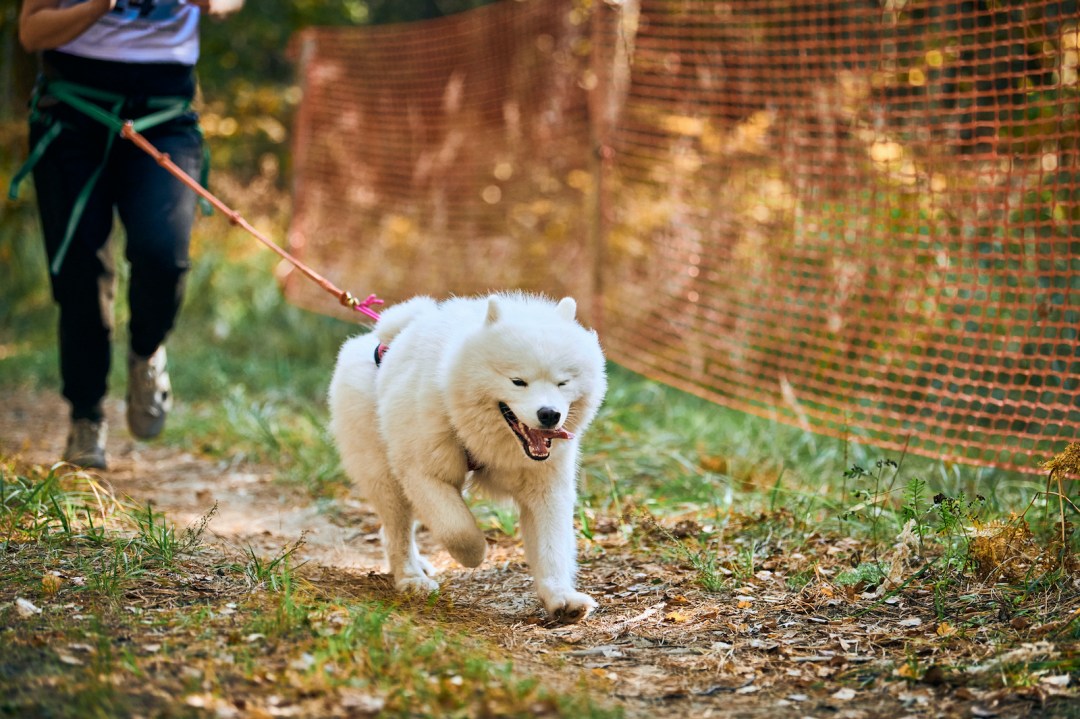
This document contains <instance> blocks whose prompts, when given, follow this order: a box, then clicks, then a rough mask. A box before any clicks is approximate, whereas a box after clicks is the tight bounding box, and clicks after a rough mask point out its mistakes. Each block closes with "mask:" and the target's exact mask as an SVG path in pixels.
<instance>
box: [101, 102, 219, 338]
mask: <svg viewBox="0 0 1080 719" xmlns="http://www.w3.org/2000/svg"><path fill="white" fill-rule="evenodd" d="M194 122H195V121H194V119H193V116H192V117H191V118H184V119H180V120H176V121H173V122H170V123H168V124H167V125H163V126H160V127H158V128H153V129H151V130H149V131H147V132H146V133H145V135H146V137H147V139H148V140H149V141H150V142H151V143H152V144H153V145H154V146H155V147H156V148H157V149H158V150H160V151H161V152H164V153H166V154H168V155H169V157H170V158H171V159H172V161H173V162H175V163H176V164H177V165H178V166H179V167H180V168H181V169H183V170H184V171H185V172H186V173H188V174H189V175H191V176H192V177H194V178H198V176H199V171H200V169H201V167H202V138H201V136H200V135H199V133H198V130H197V128H196V125H195V124H194ZM116 149H117V163H116V168H117V170H118V172H119V174H120V175H121V176H123V177H125V178H127V182H125V183H124V187H122V188H118V190H117V193H118V200H117V208H118V210H119V213H120V219H121V222H122V223H123V225H124V229H125V230H126V235H127V247H126V256H127V259H128V261H129V262H130V263H131V283H130V288H129V291H128V302H129V305H130V308H131V325H130V332H131V345H130V348H131V351H132V353H133V354H134V355H136V356H138V357H144V358H145V357H149V356H151V355H152V354H154V352H155V351H156V350H157V348H158V347H159V346H160V345H161V344H162V343H163V342H164V341H165V338H166V336H167V335H168V334H169V332H170V330H172V328H173V325H174V323H175V321H176V317H177V314H178V313H179V311H180V305H181V303H182V301H183V296H184V280H185V277H186V275H187V271H188V268H189V267H190V264H191V263H190V259H189V254H188V250H189V246H190V242H191V228H192V224H193V222H194V219H195V217H194V216H195V202H196V199H197V198H196V195H195V193H194V192H193V191H192V190H191V189H189V188H187V187H185V186H184V185H183V183H181V182H180V180H178V179H176V178H175V177H173V176H172V175H171V174H169V173H168V172H167V171H166V170H165V169H164V168H162V167H160V166H159V165H158V164H157V162H156V161H155V160H154V159H153V158H152V157H150V155H148V154H146V153H145V152H143V151H142V150H140V149H139V148H138V147H136V146H135V145H134V144H131V143H127V142H123V144H122V145H120V146H119V147H117V148H116Z"/></svg>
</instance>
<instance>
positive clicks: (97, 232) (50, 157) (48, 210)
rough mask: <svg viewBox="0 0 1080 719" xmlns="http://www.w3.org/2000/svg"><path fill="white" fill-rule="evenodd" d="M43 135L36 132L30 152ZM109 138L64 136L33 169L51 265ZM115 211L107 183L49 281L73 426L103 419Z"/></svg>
mask: <svg viewBox="0 0 1080 719" xmlns="http://www.w3.org/2000/svg"><path fill="white" fill-rule="evenodd" d="M42 131H43V128H42V127H41V126H40V125H33V126H31V132H30V140H31V144H32V145H33V144H34V143H36V142H37V139H38V138H39V137H40V135H41V132H42ZM104 138H105V136H104V132H100V131H96V128H92V129H90V130H88V131H84V129H72V130H67V129H65V130H64V131H63V132H61V133H60V135H59V136H58V137H57V138H56V139H55V140H54V141H53V143H52V145H50V146H49V149H48V151H47V152H46V153H45V155H44V156H43V157H42V158H41V160H40V161H39V162H38V164H37V166H36V167H35V168H34V186H35V189H36V193H37V204H38V209H39V211H40V215H41V226H42V231H43V234H44V239H45V248H46V254H47V256H48V259H49V262H50V265H51V263H52V261H53V259H54V258H55V257H56V254H57V252H58V251H59V249H60V246H61V244H62V242H63V239H64V235H65V232H66V230H67V225H68V221H69V218H70V217H71V212H72V207H73V205H74V204H75V202H76V199H77V198H78V196H79V194H80V193H81V192H82V191H83V189H84V188H85V187H86V186H87V182H88V180H89V179H90V177H91V176H92V175H93V173H94V172H95V171H96V170H97V168H98V167H99V166H100V165H101V163H102V159H103V153H104V149H105V146H104ZM112 223H113V207H112V201H111V198H110V197H109V191H108V178H107V177H105V176H103V177H101V179H100V180H99V182H98V183H97V185H96V187H95V189H94V191H93V192H92V193H91V194H90V197H89V201H88V202H87V203H86V206H85V209H84V210H83V212H82V215H81V218H80V221H79V224H78V227H77V229H76V231H75V234H74V236H73V238H72V241H71V243H70V245H69V246H68V248H67V252H66V254H65V257H64V260H63V263H62V264H61V265H60V268H59V272H58V273H57V274H55V275H52V276H51V278H50V279H51V282H52V293H53V298H54V299H55V300H56V302H57V304H58V305H59V307H60V321H59V350H60V352H59V354H60V375H61V379H62V381H63V389H62V392H63V395H64V397H65V398H66V399H67V400H68V402H69V403H70V404H71V416H72V419H73V420H80V419H89V420H93V421H101V420H102V419H103V418H104V411H103V406H102V402H103V400H104V397H105V393H106V390H107V381H108V374H109V361H110V339H111V335H112V328H113V314H112V309H113V296H114V292H115V266H114V262H113V258H112V253H111V244H110V243H109V242H108V239H109V234H110V232H111V230H112Z"/></svg>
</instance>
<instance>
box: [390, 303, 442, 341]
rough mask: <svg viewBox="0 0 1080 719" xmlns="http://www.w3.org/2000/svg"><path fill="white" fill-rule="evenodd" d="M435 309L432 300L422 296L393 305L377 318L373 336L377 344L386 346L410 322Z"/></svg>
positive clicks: (435, 306) (435, 305)
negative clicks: (377, 341)
mask: <svg viewBox="0 0 1080 719" xmlns="http://www.w3.org/2000/svg"><path fill="white" fill-rule="evenodd" d="M437 307H438V305H437V304H436V302H435V300H434V299H432V298H431V297H427V296H424V295H421V296H419V297H413V298H412V299H410V300H409V301H407V302H402V303H401V304H398V305H393V306H392V307H390V308H388V309H387V310H386V311H384V312H383V313H382V314H381V315H380V316H379V321H378V322H377V323H376V324H375V335H376V336H377V337H378V338H379V342H381V343H383V344H385V345H388V344H390V343H391V342H392V341H393V340H394V338H395V337H397V336H398V334H399V333H400V332H401V331H402V330H403V329H405V328H406V327H407V326H408V325H409V323H410V322H412V321H413V320H414V319H416V318H417V317H419V316H420V315H422V314H425V313H427V312H434V311H435V310H436V309H437Z"/></svg>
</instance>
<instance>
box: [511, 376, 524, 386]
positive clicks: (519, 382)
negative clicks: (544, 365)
mask: <svg viewBox="0 0 1080 719" xmlns="http://www.w3.org/2000/svg"><path fill="white" fill-rule="evenodd" d="M510 381H511V382H513V383H514V386H515V387H528V386H529V383H528V382H526V381H525V380H523V379H521V378H520V377H514V378H513V379H512V380H510Z"/></svg>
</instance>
